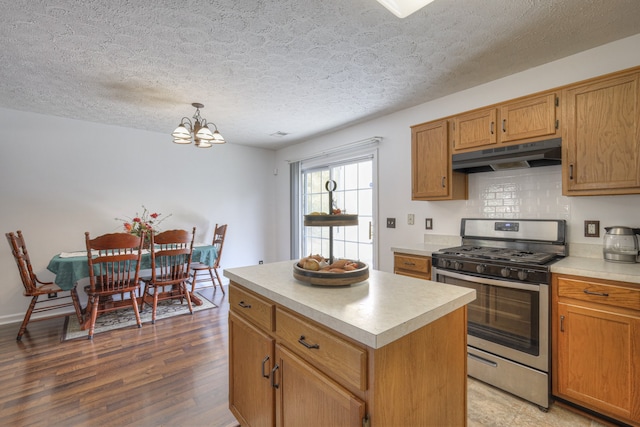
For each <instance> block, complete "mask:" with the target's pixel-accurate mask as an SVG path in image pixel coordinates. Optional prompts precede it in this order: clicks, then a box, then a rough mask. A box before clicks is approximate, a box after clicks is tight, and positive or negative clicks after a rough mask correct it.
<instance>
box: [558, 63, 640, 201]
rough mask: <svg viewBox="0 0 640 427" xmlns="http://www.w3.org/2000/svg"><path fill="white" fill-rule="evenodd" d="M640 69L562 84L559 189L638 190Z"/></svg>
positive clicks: (570, 193)
mask: <svg viewBox="0 0 640 427" xmlns="http://www.w3.org/2000/svg"><path fill="white" fill-rule="evenodd" d="M639 79H640V73H638V72H637V71H636V72H631V73H626V74H622V75H620V74H618V75H617V76H615V77H609V78H605V79H597V80H593V81H590V82H588V83H585V84H580V85H577V86H571V87H569V88H567V89H565V94H564V95H563V97H564V98H565V111H564V113H563V114H564V117H565V127H564V134H563V140H562V144H563V159H562V160H563V161H562V164H563V167H562V180H563V185H562V189H563V194H564V195H567V196H579V195H605V194H635V193H640V159H639V157H640V123H639V122H640V82H639Z"/></svg>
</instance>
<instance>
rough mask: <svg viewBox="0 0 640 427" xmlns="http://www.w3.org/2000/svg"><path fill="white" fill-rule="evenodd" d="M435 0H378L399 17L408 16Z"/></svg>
mask: <svg viewBox="0 0 640 427" xmlns="http://www.w3.org/2000/svg"><path fill="white" fill-rule="evenodd" d="M432 1H433V0H378V3H380V4H381V5H383V6H384V7H386V8H387V9H389V10H390V11H391V13H393V14H394V15H396V16H397V17H398V18H406V17H407V16H409V15H411V14H412V13H413V12H415V11H416V10H418V9H422V8H423V7H425V6H426V5H428V4H429V3H431V2H432Z"/></svg>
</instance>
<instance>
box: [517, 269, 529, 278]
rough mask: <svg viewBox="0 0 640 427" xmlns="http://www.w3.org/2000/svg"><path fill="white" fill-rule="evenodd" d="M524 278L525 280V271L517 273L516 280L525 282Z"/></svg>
mask: <svg viewBox="0 0 640 427" xmlns="http://www.w3.org/2000/svg"><path fill="white" fill-rule="evenodd" d="M526 278H527V271H526V270H520V271H518V279H520V280H526Z"/></svg>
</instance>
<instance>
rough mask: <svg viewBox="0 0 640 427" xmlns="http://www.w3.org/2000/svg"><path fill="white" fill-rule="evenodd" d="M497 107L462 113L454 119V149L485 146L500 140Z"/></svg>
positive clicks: (461, 149)
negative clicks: (498, 137) (498, 136)
mask: <svg viewBox="0 0 640 427" xmlns="http://www.w3.org/2000/svg"><path fill="white" fill-rule="evenodd" d="M496 126H497V125H496V109H495V108H488V109H486V110H480V111H473V112H470V113H466V114H460V115H458V116H456V117H455V118H454V119H453V151H454V152H456V151H469V150H468V149H469V148H475V147H485V146H488V145H492V144H496V143H497V142H498V139H497V135H498V131H497V128H496Z"/></svg>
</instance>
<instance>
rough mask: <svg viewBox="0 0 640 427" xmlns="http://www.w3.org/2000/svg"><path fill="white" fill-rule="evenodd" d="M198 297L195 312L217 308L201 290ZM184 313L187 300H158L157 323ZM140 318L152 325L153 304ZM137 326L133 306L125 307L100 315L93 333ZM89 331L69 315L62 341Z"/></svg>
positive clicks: (84, 336)
mask: <svg viewBox="0 0 640 427" xmlns="http://www.w3.org/2000/svg"><path fill="white" fill-rule="evenodd" d="M196 294H198V297H199V298H200V300H201V301H202V305H195V304H193V312H194V313H196V312H198V311H202V310H207V309H210V308H215V307H217V305H215V304H214V303H212V302H211V301H209V300H208V299H206V298H205V297H203V296H202V295H201V294H200V293H199V292H196ZM183 314H189V307H188V306H187V302H186V301H184V302H182V303H180V300H178V299H173V300H165V301H159V302H158V309H157V311H156V324H157V322H158V321H159V320H161V319H166V318H168V317H173V316H180V315H183ZM140 319H141V320H142V327H143V328H144V327H145V326H146V324H148V325H151V306H149V305H147V304H145V306H144V310H143V311H142V312H141V313H140ZM126 327H136V316H135V314H134V312H133V309H132V308H123V309H121V310H116V311H112V312H110V313H105V314H102V315H99V316H98V318H97V319H96V326H95V329H94V331H93V334H94V335H95V334H99V333H100V332H106V331H112V330H114V329H120V328H126ZM88 333H89V331H88V330H82V329H80V325H79V324H78V318H77V317H76V316H75V315H72V316H67V318H66V319H65V322H64V331H63V335H62V341H66V340H72V339H76V338H85V339H86V338H87V336H88Z"/></svg>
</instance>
